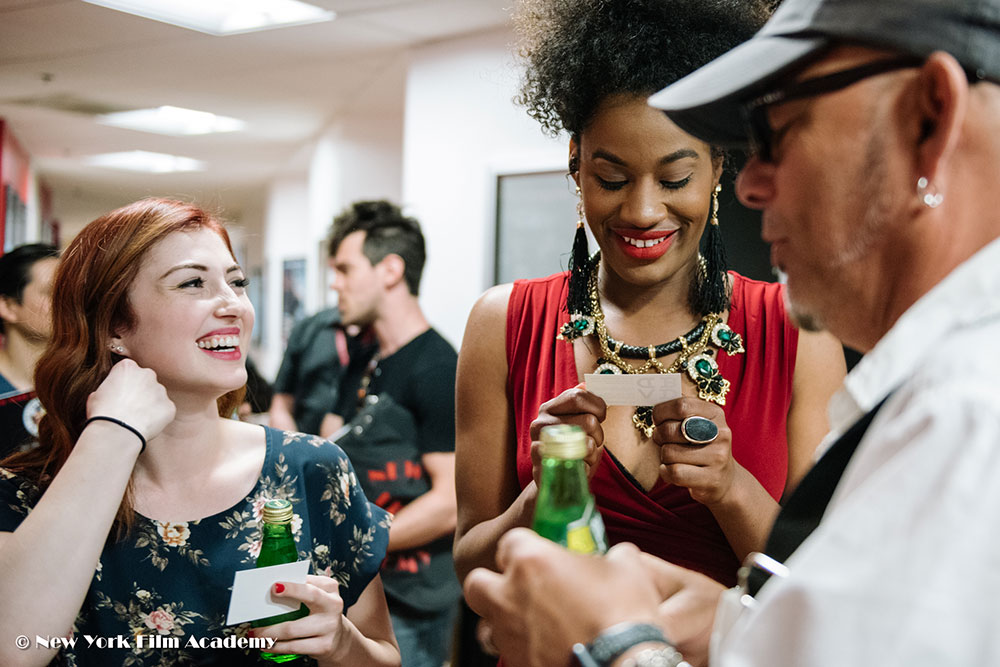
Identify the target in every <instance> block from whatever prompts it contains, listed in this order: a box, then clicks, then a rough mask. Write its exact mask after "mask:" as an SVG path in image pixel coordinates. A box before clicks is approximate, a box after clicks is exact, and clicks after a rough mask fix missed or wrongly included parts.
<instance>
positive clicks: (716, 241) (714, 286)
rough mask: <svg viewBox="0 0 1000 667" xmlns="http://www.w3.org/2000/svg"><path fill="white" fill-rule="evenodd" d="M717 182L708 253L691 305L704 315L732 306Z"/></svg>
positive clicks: (709, 227)
mask: <svg viewBox="0 0 1000 667" xmlns="http://www.w3.org/2000/svg"><path fill="white" fill-rule="evenodd" d="M721 191H722V186H721V185H716V186H715V190H714V191H713V192H712V215H711V217H710V218H709V220H708V225H707V226H708V229H707V230H706V234H705V254H704V255H703V256H702V258H701V262H699V267H698V276H697V279H696V280H695V281H694V283H693V284H694V293H693V294H692V295H691V307H692V308H693V309H694V311H695V312H697V313H700V314H702V315H708V314H709V313H721V312H723V311H725V310H726V309H727V308H729V280H728V279H727V277H726V270H727V262H726V246H725V244H724V243H723V241H722V230H721V229H720V228H719V192H721Z"/></svg>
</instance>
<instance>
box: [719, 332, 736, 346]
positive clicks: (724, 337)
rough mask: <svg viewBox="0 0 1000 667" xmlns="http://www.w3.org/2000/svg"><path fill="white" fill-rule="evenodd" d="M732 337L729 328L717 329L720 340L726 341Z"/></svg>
mask: <svg viewBox="0 0 1000 667" xmlns="http://www.w3.org/2000/svg"><path fill="white" fill-rule="evenodd" d="M732 339H733V332H732V331H730V330H729V329H722V330H721V331H719V340H721V341H722V342H724V343H728V342H729V341H731V340H732Z"/></svg>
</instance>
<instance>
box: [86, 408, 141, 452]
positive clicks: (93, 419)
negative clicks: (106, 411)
mask: <svg viewBox="0 0 1000 667" xmlns="http://www.w3.org/2000/svg"><path fill="white" fill-rule="evenodd" d="M96 421H106V422H111V423H112V424H118V425H119V426H121V427H122V428H124V429H127V430H129V431H132V432H133V433H135V437H137V438H139V442H141V443H142V447H141V448H140V449H139V454H142V453H143V452H144V451H146V438H144V437H142V433H139V429H137V428H136V427H134V426H129V425H128V424H126V423H125V422H123V421H122V420H121V419H115V418H114V417H105V416H104V415H97V416H96V417H91V418H90V419H88V420H87V421H85V422H84V423H83V427H84V428H87V424H89V423H90V422H96Z"/></svg>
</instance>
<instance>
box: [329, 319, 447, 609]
mask: <svg viewBox="0 0 1000 667" xmlns="http://www.w3.org/2000/svg"><path fill="white" fill-rule="evenodd" d="M371 358H372V355H366V356H359V357H353V358H352V359H351V363H350V366H349V368H348V371H347V373H346V374H345V377H344V380H343V382H342V384H341V391H340V401H339V404H338V406H337V408H336V410H335V412H336V413H337V414H339V415H340V416H342V417H344V419H345V420H346V421H348V422H350V421H351V420H353V419H355V417H357V422H356V423H354V422H352V424H353V426H355V427H360V428H358V429H357V433H363V432H364V430H365V429H366V428H368V424H367V422H366V419H370V418H371V417H372V416H374V418H376V419H386V420H388V419H389V417H388V415H386V413H379V412H370V413H369V414H360V415H359V414H358V413H359V409H360V406H361V402H360V401H359V400H358V391H357V390H358V387H359V385H360V380H361V378H362V377H364V375H365V374H366V369H367V367H368V366H369V362H370V360H371ZM457 362H458V355H457V354H456V353H455V349H454V348H453V347H452V346H451V344H449V343H448V341H446V340H445V339H444V338H442V337H441V335H440V334H438V333H437V332H436V331H435V330H433V329H428V330H427V331H425V332H424V333H422V334H420V335H419V336H417V337H416V338H414V339H413V340H411V341H410V342H408V343H407V344H406V345H404V346H403V347H401V348H400V349H399V350H397V351H396V352H394V353H393V354H392V355H390V356H388V357H386V358H384V359H380V360H379V361H378V363H377V365H376V366H375V368H374V370H373V371H372V372H371V379H370V381H369V384H368V386H367V388H366V395H367V396H379V397H383V399H384V397H386V396H388V397H391V399H392V400H391V403H392V404H393V406H394V409H399V408H402V410H403V411H405V413H408V414H405V415H403V416H402V418H400V419H398V420H393V421H394V423H398V424H406V426H404V427H403V428H405V429H406V430H407V431H412V432H407V433H402V434H400V438H399V440H403V441H406V442H408V443H412V442H414V441H415V445H416V446H415V447H412V448H410V453H409V454H408V455H405V456H400V455H399V451H400V448H399V447H394V446H393V445H392V444H391V443H389V444H387V443H384V442H379V443H378V444H376V443H374V442H372V441H371V440H370V439H369V440H367V441H366V440H365V438H364V436H363V435H361V436H359V437H344V438H342V439H338V440H337V443H338V444H340V445H341V447H343V448H344V450H345V451H346V452H347V454H348V456H350V457H351V460H352V463H353V464H354V466H355V469H356V471H357V473H358V477H359V479H360V481H361V486H362V488H364V490H365V494H366V495H367V496H368V498H369V500H371V501H372V502H374V503H376V504H377V505H379V506H381V507H383V508H385V509H387V510H389V511H390V512H395V511H398V510H399V508H400V507H403V506H405V505H406V504H407V503H409V502H410V501H411V500H413V499H414V498H416V497H418V496H419V495H422V493H425V492H426V490H427V488H429V482H428V481H424V482H423V484H422V485H420V484H418V483H415V482H418V481H419V480H420V479H424V480H426V474H425V473H424V471H423V466H422V465H421V461H420V457H421V456H422V455H423V454H429V453H434V452H454V451H455V367H456V365H457ZM385 403H386V401H385V400H383V404H385ZM380 414H381V415H382V416H381V417H380V416H379V415H380ZM352 424H349V426H351V425H352ZM383 425H384V424H383ZM359 447H366V449H365V450H364V451H359V450H358V449H357V448H359ZM376 448H377V449H376ZM403 449H404V450H405V449H406V447H405V446H404V447H403ZM352 450H354V453H353V454H352ZM383 451H384V452H385V453H386V456H385V457H384V460H383V458H382V457H381V456H380V454H381V452H383ZM451 547H452V538H451V536H445V537H443V538H440V539H438V540H435V541H433V542H431V543H430V544H426V545H423V546H421V547H418V548H416V549H411V550H406V551H396V552H392V553H390V554H388V556H387V558H386V561H385V563H384V564H383V566H382V581H383V583H384V585H385V590H386V597H387V599H388V600H389V606H390V609H392V611H393V612H394V613H400V610H401V609H402V612H403V613H407V612H409V613H417V614H419V613H420V612H431V611H440V610H443V609H445V608H447V607H449V606H451V605H453V604H454V603H455V601H456V600H457V599H458V598H459V596H460V595H461V589H460V587H459V585H458V580H457V578H456V577H455V571H454V563H453V561H452V556H451Z"/></svg>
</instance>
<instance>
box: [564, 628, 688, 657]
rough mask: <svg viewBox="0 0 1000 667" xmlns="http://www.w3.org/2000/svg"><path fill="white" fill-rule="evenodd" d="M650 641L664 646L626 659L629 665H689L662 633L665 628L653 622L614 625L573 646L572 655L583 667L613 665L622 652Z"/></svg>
mask: <svg viewBox="0 0 1000 667" xmlns="http://www.w3.org/2000/svg"><path fill="white" fill-rule="evenodd" d="M647 642H656V643H659V644H663V646H662V647H661V648H651V649H646V650H644V651H640V652H639V653H638V654H636V656H635V657H634V658H630V659H629V660H627V661H626V664H627V667H682V665H686V664H687V663H685V662H684V658H683V657H681V654H680V653H678V652H677V649H675V648H674V647H673V645H672V644H671V643H670V642H669V641H668V640H667V638H666V637H665V636H664V635H663V631H662V630H660V628H658V627H657V626H655V625H652V624H650V623H619V624H618V625H612V626H611V627H610V628H608V629H607V630H605V631H604V632H602V633H601V634H599V635H598V636H597V638H595V639H594V640H593V641H592V642H590V643H589V644H587V645H584V644H576V645H574V646H573V656H574V657H575V658H576V660H577V662H578V663H579V664H580V667H611V665H612V663H614V661H615V660H617V659H618V658H619V657H620V656H621V654H622V653H625V651H627V650H629V649H630V648H632V647H633V646H636V645H638V644H645V643H647ZM623 667H625V666H623Z"/></svg>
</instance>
